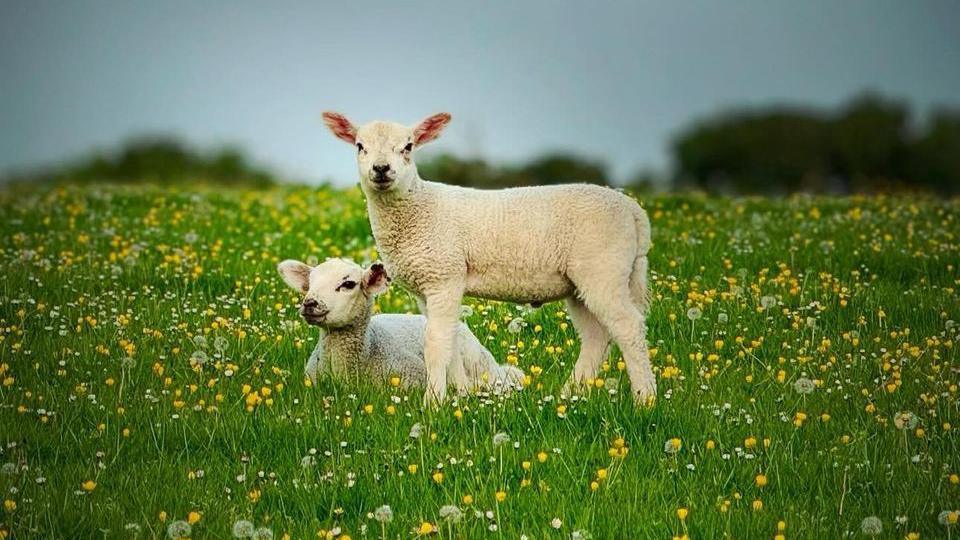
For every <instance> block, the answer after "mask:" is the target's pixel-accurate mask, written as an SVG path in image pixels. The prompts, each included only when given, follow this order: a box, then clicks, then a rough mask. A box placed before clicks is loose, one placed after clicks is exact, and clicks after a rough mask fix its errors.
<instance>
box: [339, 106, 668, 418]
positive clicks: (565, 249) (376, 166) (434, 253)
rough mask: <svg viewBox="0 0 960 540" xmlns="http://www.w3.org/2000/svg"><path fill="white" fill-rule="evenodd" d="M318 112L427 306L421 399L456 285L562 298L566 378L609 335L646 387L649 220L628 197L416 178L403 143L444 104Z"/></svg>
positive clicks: (445, 342) (432, 381)
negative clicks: (568, 329)
mask: <svg viewBox="0 0 960 540" xmlns="http://www.w3.org/2000/svg"><path fill="white" fill-rule="evenodd" d="M323 119H324V122H325V123H326V125H327V127H329V128H330V130H331V131H332V132H333V134H334V135H336V136H337V137H338V138H340V139H342V140H344V141H346V142H348V143H350V144H351V145H354V147H355V148H356V152H357V163H358V165H359V170H360V187H361V189H362V190H363V193H364V195H365V196H366V199H367V209H368V212H369V215H370V225H371V227H372V229H373V235H374V238H375V239H376V241H377V247H378V249H379V252H380V254H381V255H382V257H383V259H384V261H385V262H386V264H387V268H388V271H389V272H390V274H391V275H392V276H394V277H395V278H396V279H397V281H398V282H399V283H401V284H402V285H404V286H405V287H406V288H408V289H409V290H410V291H412V292H413V293H414V294H415V295H416V296H417V297H418V302H419V304H420V310H421V312H423V313H424V314H425V315H426V316H427V329H426V350H425V357H426V369H427V384H428V390H429V391H428V392H427V393H426V394H425V399H426V400H427V401H428V402H436V401H442V400H443V399H444V397H445V392H446V384H445V383H446V381H447V367H448V366H449V365H451V360H452V358H453V355H454V353H455V351H456V339H457V332H456V328H457V324H458V320H459V313H460V303H461V300H462V297H463V296H464V295H467V296H474V297H480V298H489V299H495V300H506V301H512V302H520V303H531V304H541V303H544V302H550V301H554V300H559V299H562V298H564V299H566V302H567V306H568V311H569V313H570V318H571V319H572V320H573V324H574V326H575V327H576V328H577V331H578V332H579V334H580V339H581V346H580V356H579V358H578V359H577V363H576V365H575V367H574V370H573V374H572V375H571V378H570V382H569V383H568V384H569V385H571V386H576V385H579V384H582V383H583V382H584V381H585V380H587V379H589V378H592V377H594V376H595V375H596V373H597V370H598V368H599V366H600V364H601V363H602V362H603V359H604V356H605V354H606V350H607V346H608V344H609V342H610V338H611V337H612V338H613V340H614V341H616V343H617V344H618V345H619V346H620V349H621V351H622V352H623V356H624V360H625V362H626V366H627V372H628V373H629V376H630V383H631V388H632V391H633V394H634V398H635V399H636V400H637V401H638V402H641V403H648V402H650V401H651V400H652V399H653V398H654V397H655V396H656V380H655V379H654V376H653V371H652V370H651V367H650V358H649V354H648V352H647V343H646V315H647V310H648V305H649V293H648V290H647V252H648V251H649V249H650V221H649V219H648V218H647V214H646V212H644V211H643V209H642V208H640V205H638V204H637V202H636V201H634V200H633V199H631V198H630V197H627V196H626V195H624V194H622V193H619V192H617V191H614V190H612V189H608V188H604V187H599V186H593V185H585V184H572V185H559V186H544V187H526V188H513V189H503V190H490V191H485V190H477V189H469V188H462V187H456V186H450V185H445V184H439V183H434V182H428V181H425V180H423V179H422V178H420V175H419V174H418V172H417V166H416V164H415V163H414V162H413V156H412V153H413V151H414V150H415V149H417V148H419V147H420V146H422V145H424V144H426V143H428V142H430V141H432V140H434V139H436V138H437V137H438V136H439V135H440V132H441V131H442V130H443V128H444V127H445V126H446V125H447V123H448V122H449V121H450V115H449V114H447V113H440V114H436V115H433V116H431V117H429V118H427V119H426V120H424V121H423V122H421V123H420V124H418V125H416V126H414V127H407V126H403V125H400V124H395V123H392V122H379V121H378V122H371V123H369V124H367V125H364V126H362V127H359V128H357V127H355V126H354V125H353V124H352V123H351V122H350V121H349V120H348V119H347V118H346V117H344V116H343V115H340V114H337V113H331V112H328V113H324V115H323Z"/></svg>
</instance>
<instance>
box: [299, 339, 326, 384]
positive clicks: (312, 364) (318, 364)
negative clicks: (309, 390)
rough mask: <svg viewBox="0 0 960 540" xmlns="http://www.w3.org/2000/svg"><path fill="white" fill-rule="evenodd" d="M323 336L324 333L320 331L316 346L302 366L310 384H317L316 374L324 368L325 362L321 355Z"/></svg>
mask: <svg viewBox="0 0 960 540" xmlns="http://www.w3.org/2000/svg"><path fill="white" fill-rule="evenodd" d="M324 337H325V336H324V333H323V331H321V332H320V338H319V339H318V340H317V346H316V347H315V348H314V349H313V353H311V354H310V358H307V362H306V364H304V366H303V373H304V375H306V376H307V379H309V380H310V382H311V383H312V384H317V375H318V374H319V373H320V372H321V371H323V370H324V369H326V362H325V361H324V356H323V340H324Z"/></svg>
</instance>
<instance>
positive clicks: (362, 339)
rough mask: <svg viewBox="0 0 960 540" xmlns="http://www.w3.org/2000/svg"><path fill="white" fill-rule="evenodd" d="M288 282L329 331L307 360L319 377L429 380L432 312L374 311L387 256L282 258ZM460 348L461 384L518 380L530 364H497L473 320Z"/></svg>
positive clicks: (385, 281) (500, 385) (306, 315)
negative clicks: (313, 260) (427, 342)
mask: <svg viewBox="0 0 960 540" xmlns="http://www.w3.org/2000/svg"><path fill="white" fill-rule="evenodd" d="M277 270H278V271H279V272H280V275H281V276H283V279H284V281H286V283H287V285H289V286H290V287H292V288H294V289H296V290H297V291H299V292H301V293H303V294H304V300H303V303H302V304H301V308H300V315H301V316H302V317H303V319H304V320H305V321H306V322H307V323H308V324H312V325H315V326H320V327H322V328H323V329H324V330H325V331H326V332H325V335H324V336H323V337H322V338H321V339H320V341H319V343H317V347H316V349H315V350H314V351H313V354H311V355H310V359H309V360H308V361H307V365H306V367H305V371H306V375H307V377H309V378H310V380H311V381H316V379H317V374H318V373H320V372H321V371H328V372H330V373H331V374H332V375H333V376H334V377H336V378H341V379H342V378H349V377H354V378H356V377H364V378H367V379H373V380H379V381H385V380H386V379H387V378H388V377H391V376H394V375H396V376H399V377H400V380H401V382H402V383H403V384H404V385H405V386H419V387H422V386H424V383H425V382H426V379H427V371H426V367H425V365H424V359H423V346H424V336H425V333H426V326H427V324H426V319H425V318H424V317H423V316H422V315H393V314H391V315H374V316H373V317H371V316H370V312H371V311H372V307H373V298H374V296H376V295H377V294H379V293H381V292H383V291H385V290H386V289H387V287H389V281H390V280H389V278H388V277H387V273H386V271H385V270H384V268H383V265H382V264H379V263H374V264H372V265H371V266H370V268H367V269H366V270H364V269H363V268H361V267H360V266H359V265H358V264H356V263H354V262H352V261H347V260H344V259H329V260H327V261H326V262H324V263H322V264H320V265H318V266H315V267H311V266H309V265H307V264H305V263H302V262H299V261H290V260H288V261H283V262H282V263H280V265H279V266H277ZM456 331H457V339H458V340H459V341H458V344H459V355H458V358H457V360H456V361H455V363H454V364H451V369H450V374H451V378H454V377H455V380H451V381H450V382H451V383H453V384H454V385H456V386H457V388H458V389H459V390H460V391H466V390H469V389H473V388H474V387H490V388H492V389H493V390H495V391H500V390H503V391H509V390H511V389H512V388H515V387H516V388H519V387H520V385H521V384H522V381H523V372H522V371H520V370H519V369H517V368H516V367H514V366H510V365H503V366H501V365H498V364H497V362H496V361H495V360H494V358H493V355H492V354H490V351H488V350H487V349H486V348H485V347H484V346H483V345H481V344H480V342H479V341H478V340H477V338H476V336H474V335H473V334H472V333H471V332H470V329H469V328H467V325H465V324H460V326H459V327H458V328H457V330H456Z"/></svg>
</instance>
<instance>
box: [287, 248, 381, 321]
mask: <svg viewBox="0 0 960 540" xmlns="http://www.w3.org/2000/svg"><path fill="white" fill-rule="evenodd" d="M277 270H278V271H279V272H280V275H281V276H282V277H283V280H284V281H285V282H286V283H287V285H289V286H290V287H292V288H293V289H296V290H297V291H300V292H301V293H303V295H304V297H303V302H302V303H301V305H300V316H301V317H303V320H304V321H306V322H307V323H308V324H312V325H315V326H322V327H325V328H342V327H345V326H350V325H355V324H357V323H360V322H366V318H368V317H369V316H370V306H371V305H372V304H373V297H374V296H376V295H377V294H380V293H381V292H383V291H385V290H387V287H389V285H390V278H389V277H387V272H386V270H384V268H383V265H382V264H380V263H373V264H371V265H370V267H369V268H366V269H364V268H362V267H361V266H360V265H358V264H357V263H355V262H353V261H348V260H345V259H328V260H326V261H325V262H323V263H321V264H319V265H317V266H310V265H308V264H306V263H302V262H300V261H293V260H287V261H283V262H282V263H280V264H279V265H278V266H277Z"/></svg>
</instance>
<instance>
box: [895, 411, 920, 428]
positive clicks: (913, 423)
mask: <svg viewBox="0 0 960 540" xmlns="http://www.w3.org/2000/svg"><path fill="white" fill-rule="evenodd" d="M918 422H919V419H917V415H915V414H913V413H912V412H910V411H901V412H898V413H897V414H895V415H893V425H895V426H897V429H903V430H910V429H913V428H915V427H917V423H918Z"/></svg>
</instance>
